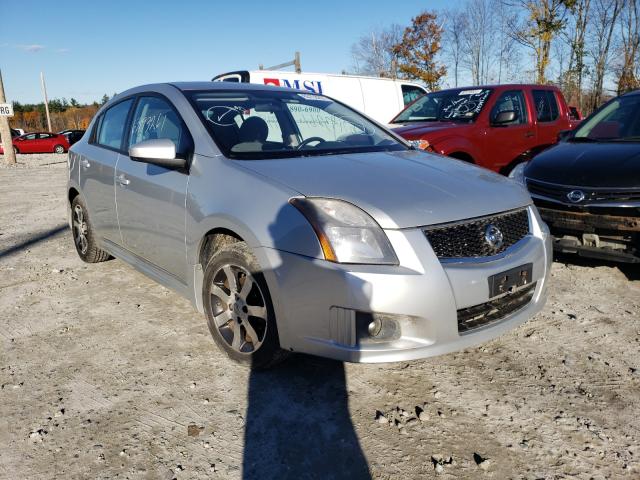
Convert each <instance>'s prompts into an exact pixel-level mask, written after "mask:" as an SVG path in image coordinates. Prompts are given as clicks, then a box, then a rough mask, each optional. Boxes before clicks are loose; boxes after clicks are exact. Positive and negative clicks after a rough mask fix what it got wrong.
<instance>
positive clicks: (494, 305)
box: [458, 283, 536, 333]
mask: <svg viewBox="0 0 640 480" xmlns="http://www.w3.org/2000/svg"><path fill="white" fill-rule="evenodd" d="M535 290H536V284H535V283H532V284H531V285H528V286H526V287H524V288H521V289H520V290H517V291H515V292H513V293H508V294H506V295H504V296H502V297H499V298H496V299H495V300H489V301H488V302H486V303H481V304H480V305H474V306H473V307H467V308H461V309H460V310H458V333H467V332H469V331H470V330H473V329H476V328H480V327H484V326H486V325H489V324H491V323H494V322H498V321H500V320H502V319H503V318H505V317H506V316H508V315H511V314H512V313H515V312H517V311H518V310H520V309H522V308H524V307H525V306H527V305H528V304H529V302H531V299H532V298H533V294H534V292H535Z"/></svg>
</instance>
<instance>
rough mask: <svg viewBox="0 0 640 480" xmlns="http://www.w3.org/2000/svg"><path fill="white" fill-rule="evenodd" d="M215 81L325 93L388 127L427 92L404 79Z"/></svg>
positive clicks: (257, 77) (254, 77)
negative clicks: (393, 119)
mask: <svg viewBox="0 0 640 480" xmlns="http://www.w3.org/2000/svg"><path fill="white" fill-rule="evenodd" d="M212 80H213V81H214V82H239V83H259V84H261V85H274V86H276V87H286V88H295V89H298V90H303V91H309V92H313V93H320V94H324V95H327V96H329V97H332V98H335V99H336V100H339V101H341V102H342V103H345V104H347V105H349V106H350V107H352V108H355V109H356V110H359V111H361V112H363V113H365V114H366V115H368V116H369V117H371V118H373V119H374V120H377V121H378V122H380V123H382V124H388V123H389V122H390V121H391V119H392V118H394V117H395V116H396V115H397V114H398V113H400V110H402V109H403V108H404V107H405V106H406V105H408V104H409V103H411V102H412V101H414V100H415V99H416V98H418V97H420V96H422V95H424V94H425V93H427V90H426V89H425V88H424V87H423V86H421V85H419V84H417V83H412V82H408V81H405V80H394V79H391V78H378V77H363V76H358V75H337V74H331V73H295V72H285V71H281V70H253V71H246V70H245V71H237V72H229V73H223V74H221V75H217V76H215V77H214V78H213V79H212Z"/></svg>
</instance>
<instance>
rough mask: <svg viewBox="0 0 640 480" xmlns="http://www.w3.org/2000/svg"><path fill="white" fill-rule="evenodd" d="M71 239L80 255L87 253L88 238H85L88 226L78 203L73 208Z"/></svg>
mask: <svg viewBox="0 0 640 480" xmlns="http://www.w3.org/2000/svg"><path fill="white" fill-rule="evenodd" d="M72 221H73V241H74V242H75V244H76V247H77V248H78V251H80V253H81V254H82V255H85V254H86V253H87V250H88V249H89V240H88V239H87V233H88V231H89V226H88V225H87V221H86V219H85V216H84V210H82V207H81V206H80V205H76V206H75V208H74V209H73V219H72Z"/></svg>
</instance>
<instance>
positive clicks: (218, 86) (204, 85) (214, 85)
mask: <svg viewBox="0 0 640 480" xmlns="http://www.w3.org/2000/svg"><path fill="white" fill-rule="evenodd" d="M167 85H169V86H172V87H174V88H177V89H178V90H180V91H181V92H188V91H198V90H208V91H213V90H221V91H223V90H227V91H229V90H238V91H244V92H246V91H267V92H269V91H289V92H295V93H300V90H295V89H293V88H282V87H275V86H272V85H260V84H256V83H235V82H212V81H204V82H166V83H150V84H148V85H139V86H137V87H133V88H130V89H128V90H126V91H124V92H122V93H120V94H118V95H116V97H114V98H122V97H124V96H127V95H130V94H135V93H140V92H144V91H145V90H150V91H153V90H156V89H157V88H158V87H166V86H167ZM307 93H311V92H307ZM112 100H113V99H112Z"/></svg>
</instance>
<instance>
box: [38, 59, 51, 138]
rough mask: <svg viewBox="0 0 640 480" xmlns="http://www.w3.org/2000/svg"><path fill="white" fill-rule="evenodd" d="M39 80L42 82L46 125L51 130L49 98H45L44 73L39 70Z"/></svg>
mask: <svg viewBox="0 0 640 480" xmlns="http://www.w3.org/2000/svg"><path fill="white" fill-rule="evenodd" d="M40 81H41V82H42V94H43V95H44V111H45V112H47V126H48V127H49V130H48V131H49V132H50V131H51V117H50V116H49V99H48V98H47V86H46V85H45V84H44V73H42V72H40Z"/></svg>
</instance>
